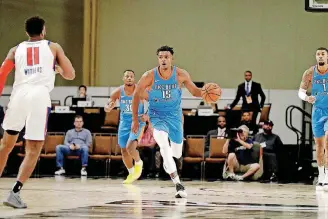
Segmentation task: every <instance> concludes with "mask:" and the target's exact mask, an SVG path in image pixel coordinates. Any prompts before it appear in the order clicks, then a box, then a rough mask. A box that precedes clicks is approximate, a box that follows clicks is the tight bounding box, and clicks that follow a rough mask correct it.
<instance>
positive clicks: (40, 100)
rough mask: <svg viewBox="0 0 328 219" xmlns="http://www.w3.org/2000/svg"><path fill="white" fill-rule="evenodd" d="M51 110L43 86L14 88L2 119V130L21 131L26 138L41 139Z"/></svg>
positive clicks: (48, 96)
mask: <svg viewBox="0 0 328 219" xmlns="http://www.w3.org/2000/svg"><path fill="white" fill-rule="evenodd" d="M50 110H51V99H50V94H49V91H48V89H47V88H46V87H44V86H37V85H36V86H33V87H25V88H20V89H14V90H13V92H12V94H11V97H10V101H9V104H8V109H7V111H6V113H5V118H4V121H3V125H2V127H3V129H4V130H14V131H19V132H20V131H21V130H22V129H23V128H24V126H25V136H24V138H25V139H27V140H39V141H43V140H44V138H45V135H46V133H47V125H48V117H49V114H50Z"/></svg>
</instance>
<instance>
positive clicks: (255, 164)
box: [251, 163, 260, 170]
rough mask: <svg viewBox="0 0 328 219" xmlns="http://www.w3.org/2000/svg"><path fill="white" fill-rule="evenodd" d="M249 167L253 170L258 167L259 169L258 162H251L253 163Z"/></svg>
mask: <svg viewBox="0 0 328 219" xmlns="http://www.w3.org/2000/svg"><path fill="white" fill-rule="evenodd" d="M251 168H252V169H255V170H258V169H260V164H258V163H253V164H252V165H251Z"/></svg>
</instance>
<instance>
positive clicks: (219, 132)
mask: <svg viewBox="0 0 328 219" xmlns="http://www.w3.org/2000/svg"><path fill="white" fill-rule="evenodd" d="M217 125H218V127H217V129H214V130H210V131H209V132H208V133H207V136H206V139H205V157H208V156H209V153H210V138H211V136H212V137H213V136H217V137H216V138H221V139H223V138H225V137H226V125H227V123H226V118H225V117H224V116H219V117H218V123H217Z"/></svg>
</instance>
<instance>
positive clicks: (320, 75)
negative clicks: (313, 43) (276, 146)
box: [298, 47, 328, 191]
mask: <svg viewBox="0 0 328 219" xmlns="http://www.w3.org/2000/svg"><path fill="white" fill-rule="evenodd" d="M316 60H317V65H315V66H312V67H311V68H309V69H308V70H306V71H305V72H304V74H303V78H302V82H301V85H300V89H299V92H298V96H299V97H300V98H301V99H302V100H304V101H307V102H309V103H311V104H313V108H312V131H313V135H314V140H315V143H316V151H317V163H318V169H319V177H318V183H317V186H316V189H317V190H323V189H324V190H325V191H328V144H327V139H328V88H327V86H328V63H327V62H328V50H327V49H326V48H323V47H320V48H318V49H317V51H316ZM310 85H312V92H311V95H310V96H308V95H307V94H306V92H307V90H308V88H309V87H310Z"/></svg>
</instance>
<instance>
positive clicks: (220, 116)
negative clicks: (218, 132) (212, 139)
mask: <svg viewBox="0 0 328 219" xmlns="http://www.w3.org/2000/svg"><path fill="white" fill-rule="evenodd" d="M219 118H224V120H226V117H225V116H223V115H219V116H218V120H219Z"/></svg>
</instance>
